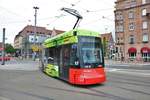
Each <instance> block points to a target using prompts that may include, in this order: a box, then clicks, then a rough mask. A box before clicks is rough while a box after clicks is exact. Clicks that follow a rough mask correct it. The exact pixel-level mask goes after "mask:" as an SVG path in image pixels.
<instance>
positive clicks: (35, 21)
mask: <svg viewBox="0 0 150 100" xmlns="http://www.w3.org/2000/svg"><path fill="white" fill-rule="evenodd" d="M33 9H34V10H35V15H34V17H35V20H34V46H35V45H36V23H37V10H38V9H39V7H37V6H35V7H33ZM35 56H36V52H35V51H34V54H33V59H34V60H35Z"/></svg>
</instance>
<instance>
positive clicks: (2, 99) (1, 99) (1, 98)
mask: <svg viewBox="0 0 150 100" xmlns="http://www.w3.org/2000/svg"><path fill="white" fill-rule="evenodd" d="M0 100H11V99H9V98H5V97H2V96H0Z"/></svg>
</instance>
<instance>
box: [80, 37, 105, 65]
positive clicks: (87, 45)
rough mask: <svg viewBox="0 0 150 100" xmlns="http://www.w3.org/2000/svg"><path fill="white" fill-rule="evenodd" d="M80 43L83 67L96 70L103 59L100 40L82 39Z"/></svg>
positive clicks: (92, 38)
mask: <svg viewBox="0 0 150 100" xmlns="http://www.w3.org/2000/svg"><path fill="white" fill-rule="evenodd" d="M80 41H81V42H80V50H81V51H80V57H81V62H82V64H81V67H82V68H95V67H98V65H100V64H102V63H103V59H102V48H101V43H100V39H99V38H95V37H81V38H80Z"/></svg>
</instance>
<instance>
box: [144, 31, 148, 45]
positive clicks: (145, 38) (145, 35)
mask: <svg viewBox="0 0 150 100" xmlns="http://www.w3.org/2000/svg"><path fill="white" fill-rule="evenodd" d="M147 42H148V34H146V33H145V34H143V43H147Z"/></svg>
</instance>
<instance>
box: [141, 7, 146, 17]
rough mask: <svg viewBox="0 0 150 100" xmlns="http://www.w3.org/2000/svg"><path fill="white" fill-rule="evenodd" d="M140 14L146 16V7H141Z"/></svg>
mask: <svg viewBox="0 0 150 100" xmlns="http://www.w3.org/2000/svg"><path fill="white" fill-rule="evenodd" d="M142 16H146V9H145V8H144V9H142Z"/></svg>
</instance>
